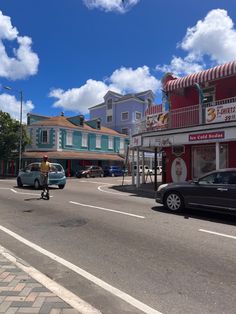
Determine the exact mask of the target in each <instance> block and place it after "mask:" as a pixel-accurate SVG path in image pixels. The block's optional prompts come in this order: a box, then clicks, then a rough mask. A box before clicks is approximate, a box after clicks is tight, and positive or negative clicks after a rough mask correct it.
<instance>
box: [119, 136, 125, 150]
mask: <svg viewBox="0 0 236 314" xmlns="http://www.w3.org/2000/svg"><path fill="white" fill-rule="evenodd" d="M124 148H125V141H124V139H123V138H121V139H120V150H123V149H124Z"/></svg>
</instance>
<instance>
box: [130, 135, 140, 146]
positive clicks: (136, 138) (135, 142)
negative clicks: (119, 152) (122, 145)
mask: <svg viewBox="0 0 236 314" xmlns="http://www.w3.org/2000/svg"><path fill="white" fill-rule="evenodd" d="M141 145H142V136H141V135H138V136H134V137H133V138H132V146H133V147H138V146H141Z"/></svg>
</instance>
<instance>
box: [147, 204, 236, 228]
mask: <svg viewBox="0 0 236 314" xmlns="http://www.w3.org/2000/svg"><path fill="white" fill-rule="evenodd" d="M151 209H152V210H153V211H156V212H161V213H165V214H167V215H177V216H182V217H183V219H191V218H192V219H199V220H206V221H211V222H215V223H221V224H222V223H223V224H227V225H232V226H236V215H235V214H231V213H224V212H219V211H213V210H211V211H210V210H209V211H207V210H200V209H199V210H194V209H185V211H183V212H180V213H174V212H170V211H168V210H167V209H165V207H164V206H154V207H152V208H151Z"/></svg>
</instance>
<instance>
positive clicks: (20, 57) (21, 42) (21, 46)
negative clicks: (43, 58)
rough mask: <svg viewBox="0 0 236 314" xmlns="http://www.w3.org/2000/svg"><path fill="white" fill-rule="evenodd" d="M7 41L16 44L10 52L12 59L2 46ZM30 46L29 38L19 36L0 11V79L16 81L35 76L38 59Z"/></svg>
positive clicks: (7, 18) (7, 17) (8, 18)
mask: <svg viewBox="0 0 236 314" xmlns="http://www.w3.org/2000/svg"><path fill="white" fill-rule="evenodd" d="M3 40H4V42H3ZM7 41H11V42H12V41H14V42H16V43H17V44H18V48H17V49H13V51H12V53H13V57H12V56H11V57H9V56H8V54H7V52H6V49H5V46H4V44H7ZM31 46H32V40H31V38H30V37H27V36H24V37H22V36H19V34H18V31H17V29H16V28H15V27H13V26H12V24H11V19H10V17H9V16H5V15H3V14H2V12H1V11H0V77H4V78H7V79H11V80H17V79H23V78H27V77H28V76H30V75H34V74H36V73H37V71H38V64H39V58H38V56H37V54H36V53H34V52H33V51H32V49H31Z"/></svg>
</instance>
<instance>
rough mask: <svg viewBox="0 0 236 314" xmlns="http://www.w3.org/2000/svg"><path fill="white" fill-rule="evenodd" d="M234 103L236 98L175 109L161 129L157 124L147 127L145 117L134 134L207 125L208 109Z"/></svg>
mask: <svg viewBox="0 0 236 314" xmlns="http://www.w3.org/2000/svg"><path fill="white" fill-rule="evenodd" d="M233 103H234V104H236V97H232V98H226V99H222V100H217V101H213V102H209V103H204V104H203V105H200V104H197V105H194V106H189V107H183V108H179V109H174V110H171V111H170V112H168V113H167V115H168V118H167V119H166V121H167V123H166V124H163V125H162V126H161V127H160V126H159V125H157V124H155V125H154V126H153V127H150V126H147V121H146V117H145V118H143V119H142V120H141V121H139V122H138V123H137V124H136V127H135V128H134V130H133V134H139V133H144V132H150V131H163V130H166V129H177V128H184V127H191V126H196V125H201V124H206V121H205V120H206V119H205V114H206V108H209V107H213V106H222V107H223V108H224V107H226V106H227V105H229V104H233ZM157 115H158V114H157ZM228 121H229V120H228Z"/></svg>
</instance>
